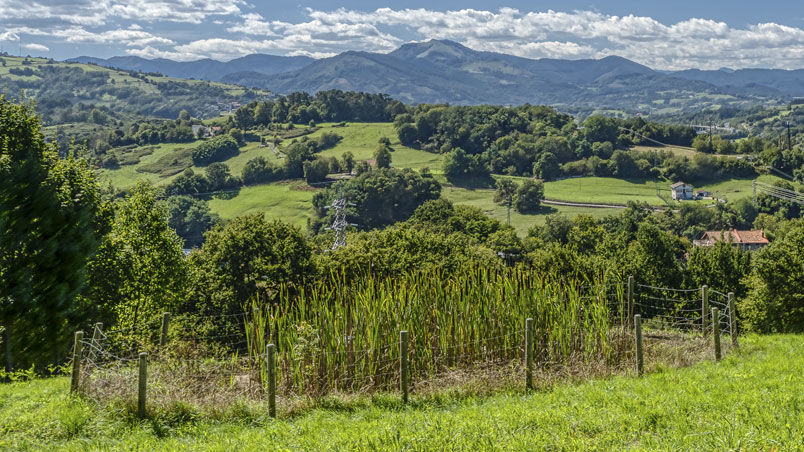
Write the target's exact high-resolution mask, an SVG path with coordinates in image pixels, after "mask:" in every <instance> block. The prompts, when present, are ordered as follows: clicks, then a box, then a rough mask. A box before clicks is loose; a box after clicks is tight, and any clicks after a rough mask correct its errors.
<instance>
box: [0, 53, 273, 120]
mask: <svg viewBox="0 0 804 452" xmlns="http://www.w3.org/2000/svg"><path fill="white" fill-rule="evenodd" d="M0 60H2V61H1V62H0V89H2V91H3V92H4V93H5V94H7V95H8V96H10V97H13V98H18V97H20V96H23V97H25V98H26V99H32V100H35V101H36V107H37V112H38V113H39V114H40V115H41V117H42V120H43V123H44V124H45V125H54V124H68V123H81V122H92V121H91V120H90V118H88V116H89V113H90V111H91V110H92V109H101V110H102V111H103V112H104V114H105V115H106V116H108V117H111V118H113V119H121V117H122V116H125V115H140V116H147V117H157V118H168V119H175V118H176V117H177V115H178V114H179V112H180V111H181V110H187V111H188V112H190V113H191V114H192V115H193V116H194V117H197V118H204V117H214V116H218V115H219V114H220V113H221V112H222V111H230V110H232V109H234V108H236V107H237V106H238V105H240V104H241V103H245V102H249V101H251V100H255V99H262V98H265V97H267V96H269V95H270V93H268V92H267V91H263V90H255V89H246V88H243V87H240V86H235V85H231V84H225V83H220V82H208V81H201V80H185V79H177V78H171V77H160V76H154V75H146V74H143V73H138V72H135V71H126V70H118V69H110V68H106V67H102V66H97V65H91V64H83V63H59V62H55V61H53V60H47V59H44V58H20V57H9V56H7V55H6V56H0ZM98 122H105V121H98V120H97V119H96V120H95V123H98Z"/></svg>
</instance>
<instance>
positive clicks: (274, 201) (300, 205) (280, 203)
mask: <svg viewBox="0 0 804 452" xmlns="http://www.w3.org/2000/svg"><path fill="white" fill-rule="evenodd" d="M315 190H316V189H314V188H312V187H310V186H309V185H307V184H306V183H305V182H304V181H302V180H299V179H296V180H290V181H282V182H276V183H273V184H268V185H258V186H253V187H242V188H241V189H240V191H239V192H237V193H232V194H224V195H216V196H215V197H213V198H212V199H211V200H210V201H209V207H210V209H211V210H212V211H213V212H216V213H217V214H218V215H220V216H221V217H222V218H224V219H229V218H234V217H237V216H240V215H248V214H252V213H259V212H265V213H266V214H267V217H268V218H270V219H277V220H282V221H285V222H288V223H291V224H295V225H297V226H301V227H304V226H305V225H306V224H307V219H308V218H311V217H312V215H313V194H314V193H315Z"/></svg>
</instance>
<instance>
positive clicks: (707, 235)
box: [701, 229, 770, 244]
mask: <svg viewBox="0 0 804 452" xmlns="http://www.w3.org/2000/svg"><path fill="white" fill-rule="evenodd" d="M729 239H731V242H732V243H743V244H766V243H770V242H769V241H768V239H767V238H766V237H765V233H764V232H763V231H762V229H760V230H758V231H738V230H736V229H733V230H730V231H706V232H704V235H703V237H701V240H709V241H712V242H719V241H721V240H726V241H728V240H729Z"/></svg>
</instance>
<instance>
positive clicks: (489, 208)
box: [441, 186, 620, 236]
mask: <svg viewBox="0 0 804 452" xmlns="http://www.w3.org/2000/svg"><path fill="white" fill-rule="evenodd" d="M441 194H442V196H443V197H444V198H446V199H448V200H450V201H452V203H454V204H458V205H469V206H474V207H478V208H480V209H481V210H483V212H484V213H485V214H486V215H488V216H490V217H491V218H496V219H497V220H500V221H502V222H503V223H505V222H506V221H508V209H507V208H506V207H505V206H503V205H500V204H497V203H495V202H494V190H492V189H467V188H459V187H452V186H445V187H444V188H443V190H442V192H441ZM619 211H620V209H617V208H611V209H590V208H586V207H567V206H548V205H544V206H542V209H541V210H540V211H539V212H535V213H534V214H530V215H523V214H520V213H519V212H517V211H516V210H514V209H511V225H512V226H514V228H516V230H517V233H519V234H520V235H522V236H524V235H525V234H527V232H528V229H530V228H531V227H533V226H541V225H543V224H544V221H545V218H546V217H547V215H550V214H555V213H561V214H564V215H566V216H568V217H570V218H574V217H576V216H578V215H580V214H584V215H591V216H593V217H595V218H602V217H604V216H606V215H613V214H616V213H617V212H619Z"/></svg>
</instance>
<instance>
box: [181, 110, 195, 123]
mask: <svg viewBox="0 0 804 452" xmlns="http://www.w3.org/2000/svg"><path fill="white" fill-rule="evenodd" d="M191 119H193V118H192V117H191V116H190V112H189V111H187V110H184V109H182V111H180V112H179V121H189V120H191Z"/></svg>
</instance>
